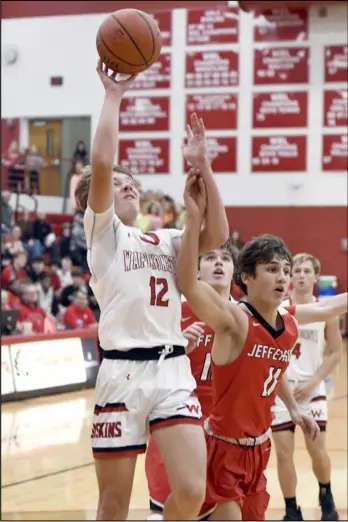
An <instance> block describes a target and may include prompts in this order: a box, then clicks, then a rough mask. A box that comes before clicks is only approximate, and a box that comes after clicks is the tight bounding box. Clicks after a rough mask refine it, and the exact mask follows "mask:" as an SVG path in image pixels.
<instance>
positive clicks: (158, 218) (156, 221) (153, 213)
mask: <svg viewBox="0 0 348 522" xmlns="http://www.w3.org/2000/svg"><path fill="white" fill-rule="evenodd" d="M146 217H147V218H148V220H149V222H150V230H158V229H160V228H163V219H162V207H161V205H160V204H159V203H157V201H155V202H153V203H151V204H150V206H149V212H148V214H147V216H146Z"/></svg>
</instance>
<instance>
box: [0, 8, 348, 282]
mask: <svg viewBox="0 0 348 522" xmlns="http://www.w3.org/2000/svg"><path fill="white" fill-rule="evenodd" d="M18 3H20V2H18ZM53 3H54V2H53ZM101 3H103V2H101ZM9 4H10V2H9ZM33 4H39V3H38V2H33ZM71 4H74V2H71ZM75 4H80V2H75ZM230 4H231V7H230V9H229V11H228V13H227V14H226V15H225V11H224V10H222V11H220V10H219V7H218V8H217V9H216V10H215V11H213V12H212V11H211V8H209V9H208V8H205V10H199V9H194V10H193V9H191V10H190V9H189V10H187V9H174V10H173V11H159V12H156V18H157V19H158V21H159V24H160V27H161V29H162V31H163V32H164V33H165V36H166V45H165V47H164V48H163V52H162V57H161V60H160V62H159V63H158V64H155V65H154V66H153V68H152V69H150V70H149V71H148V72H147V73H145V74H143V75H141V76H140V77H139V81H138V85H137V86H136V87H137V88H135V89H133V90H132V91H131V92H130V93H129V95H128V99H127V100H126V101H125V103H124V105H123V113H122V117H121V131H122V132H121V135H120V157H119V158H118V160H119V161H120V162H125V164H127V165H128V166H130V167H131V168H132V169H133V170H135V171H136V170H138V172H139V171H140V172H141V171H142V170H143V171H146V172H151V169H153V172H156V174H155V173H153V174H146V175H141V182H142V185H143V187H144V188H145V189H146V188H154V187H156V188H158V189H162V190H165V191H166V192H168V193H170V194H171V195H172V196H173V197H175V198H176V199H177V200H181V199H182V190H183V187H184V182H185V176H184V165H183V162H182V157H181V152H180V145H181V142H182V136H183V131H184V125H185V120H186V117H187V115H186V113H187V112H189V111H190V110H192V109H193V108H194V107H195V108H196V109H197V112H198V113H199V114H201V115H202V116H203V117H204V119H205V121H206V126H207V129H208V136H209V144H210V151H211V154H212V156H213V157H212V159H213V166H214V170H215V172H216V173H217V174H216V176H217V181H218V184H219V188H220V190H221V194H222V196H223V199H224V203H225V205H226V206H227V207H231V208H228V213H229V216H230V222H231V226H232V227H236V228H239V229H240V230H241V232H242V237H243V236H244V237H245V238H249V237H250V236H251V235H254V234H255V233H258V232H265V231H268V232H273V233H278V234H279V235H282V236H283V237H284V238H285V239H286V240H287V241H288V243H289V245H290V247H293V248H294V249H295V250H297V251H298V250H300V249H301V250H302V249H306V250H310V251H311V252H313V253H314V254H317V255H319V256H320V257H321V258H322V260H323V261H324V263H323V266H324V270H325V272H326V273H329V272H333V273H335V274H337V275H338V277H339V280H340V286H341V285H342V284H343V285H344V286H345V285H346V283H347V275H346V268H345V267H346V260H347V255H346V253H345V252H343V251H342V249H341V239H342V238H344V237H347V225H346V203H347V174H346V171H347V135H346V125H347V90H346V87H347V84H346V81H347V10H346V8H345V6H330V5H328V7H327V12H326V16H324V17H322V16H321V15H322V12H320V11H319V10H318V9H317V8H311V9H310V11H309V15H308V17H307V15H306V12H293V13H291V14H289V15H288V16H287V18H286V19H285V20H283V21H280V22H279V21H278V23H277V21H276V16H275V17H273V19H272V22H271V23H270V22H269V21H268V22H267V20H265V19H264V18H263V17H260V16H258V15H256V16H254V17H253V15H252V14H249V13H244V12H241V11H238V10H237V9H236V8H234V2H230ZM57 5H58V3H57ZM158 5H159V4H158ZM197 5H198V4H197ZM221 9H225V7H224V8H221ZM104 18H105V13H95V14H86V15H84V16H74V15H65V16H50V17H31V18H21V19H10V18H8V19H5V20H3V21H2V44H3V45H2V47H3V51H2V52H3V53H4V51H6V49H10V50H11V48H13V47H14V48H15V49H16V50H17V51H18V60H17V62H16V63H15V64H14V65H6V64H4V62H2V117H3V118H16V117H18V118H35V117H62V116H91V118H92V135H93V134H94V130H95V127H96V124H97V119H98V116H99V112H100V108H101V104H102V99H103V90H102V88H101V86H100V83H99V79H98V77H97V75H96V73H95V63H96V60H97V54H96V50H95V35H96V32H97V29H98V26H99V24H100V23H101V21H102V20H103V19H104ZM207 19H209V20H210V22H209V21H208V22H207ZM212 20H213V21H212ZM214 20H215V21H214ZM202 24H203V25H204V31H203V32H202V31H201V30H200V26H201V25H202ZM209 25H210V26H211V27H212V30H209V27H208V26H209ZM187 33H188V34H189V35H190V39H191V42H190V44H188V42H187ZM51 76H62V77H63V80H64V83H63V86H62V87H52V86H50V82H49V78H50V77H51ZM324 207H325V208H324Z"/></svg>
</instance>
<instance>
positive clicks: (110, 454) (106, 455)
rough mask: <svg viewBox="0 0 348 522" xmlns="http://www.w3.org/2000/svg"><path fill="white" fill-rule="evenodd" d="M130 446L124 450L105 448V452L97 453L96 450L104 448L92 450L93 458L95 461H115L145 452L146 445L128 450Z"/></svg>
mask: <svg viewBox="0 0 348 522" xmlns="http://www.w3.org/2000/svg"><path fill="white" fill-rule="evenodd" d="M130 447H131V446H125V447H124V448H105V449H107V451H103V452H99V451H98V449H99V450H100V449H104V448H93V449H92V452H93V458H95V459H115V458H116V459H117V458H119V457H131V456H132V455H141V454H142V453H145V452H146V444H144V445H143V446H142V447H141V448H138V449H130Z"/></svg>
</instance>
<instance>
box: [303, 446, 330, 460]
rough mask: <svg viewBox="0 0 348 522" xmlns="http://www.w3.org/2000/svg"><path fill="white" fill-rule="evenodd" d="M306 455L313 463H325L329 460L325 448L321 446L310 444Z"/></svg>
mask: <svg viewBox="0 0 348 522" xmlns="http://www.w3.org/2000/svg"><path fill="white" fill-rule="evenodd" d="M308 453H309V454H310V456H311V458H312V460H313V461H315V462H326V461H327V460H328V459H329V455H328V452H327V451H326V448H325V446H324V445H321V444H318V445H317V444H312V445H311V446H310V447H309V448H308Z"/></svg>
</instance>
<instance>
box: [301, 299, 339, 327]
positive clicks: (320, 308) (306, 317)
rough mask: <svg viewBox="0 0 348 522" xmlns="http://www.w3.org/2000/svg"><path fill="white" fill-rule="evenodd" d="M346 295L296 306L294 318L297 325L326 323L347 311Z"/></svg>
mask: <svg viewBox="0 0 348 522" xmlns="http://www.w3.org/2000/svg"><path fill="white" fill-rule="evenodd" d="M347 305H348V294H347V292H345V293H344V294H339V295H335V296H334V297H330V298H328V299H325V301H319V302H316V303H310V304H299V305H296V310H295V318H296V320H297V321H298V323H299V324H308V323H315V322H326V321H329V320H330V319H333V318H334V317H338V316H339V315H342V314H345V313H347V311H348V306H347Z"/></svg>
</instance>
